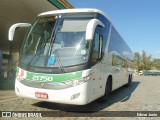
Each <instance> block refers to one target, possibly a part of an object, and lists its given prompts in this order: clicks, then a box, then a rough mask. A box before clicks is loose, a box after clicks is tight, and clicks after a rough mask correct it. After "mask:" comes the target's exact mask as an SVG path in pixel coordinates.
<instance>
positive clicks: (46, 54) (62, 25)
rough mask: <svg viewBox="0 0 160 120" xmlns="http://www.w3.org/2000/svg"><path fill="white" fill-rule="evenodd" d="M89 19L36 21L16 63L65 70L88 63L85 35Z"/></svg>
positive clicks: (41, 19) (45, 18) (50, 18)
mask: <svg viewBox="0 0 160 120" xmlns="http://www.w3.org/2000/svg"><path fill="white" fill-rule="evenodd" d="M90 20H91V18H87V17H86V18H80V17H79V18H73V17H67V18H65V17H60V18H57V19H56V18H55V17H43V18H42V17H39V18H37V19H36V20H35V22H34V24H33V25H32V27H31V28H30V30H29V32H28V34H27V35H26V37H25V40H24V43H23V44H22V50H21V51H22V52H21V54H20V55H21V56H20V62H21V63H23V64H25V65H26V66H28V67H29V66H32V67H67V66H73V65H79V64H84V63H86V62H87V61H88V55H89V48H90V47H89V43H88V41H86V40H85V31H86V27H87V24H88V22H89V21H90Z"/></svg>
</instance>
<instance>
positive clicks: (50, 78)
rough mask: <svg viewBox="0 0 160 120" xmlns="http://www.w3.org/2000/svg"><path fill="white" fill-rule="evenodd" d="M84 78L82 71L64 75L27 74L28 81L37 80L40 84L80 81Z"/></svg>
mask: <svg viewBox="0 0 160 120" xmlns="http://www.w3.org/2000/svg"><path fill="white" fill-rule="evenodd" d="M81 77H82V71H78V72H72V73H65V74H64V73H63V74H43V73H33V72H27V76H26V80H35V79H36V81H39V82H63V81H67V80H73V79H78V78H81Z"/></svg>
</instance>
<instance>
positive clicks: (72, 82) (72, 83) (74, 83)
mask: <svg viewBox="0 0 160 120" xmlns="http://www.w3.org/2000/svg"><path fill="white" fill-rule="evenodd" d="M88 80H90V76H86V77H83V78H79V79H75V80H70V81H65V82H64V84H66V85H69V86H72V87H73V86H77V85H80V84H83V83H85V82H87V81H88Z"/></svg>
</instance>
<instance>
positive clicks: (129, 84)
mask: <svg viewBox="0 0 160 120" xmlns="http://www.w3.org/2000/svg"><path fill="white" fill-rule="evenodd" d="M131 82H132V77H131V75H129V77H128V83H127V84H126V87H129V86H131Z"/></svg>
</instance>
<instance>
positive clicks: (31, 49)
mask: <svg viewBox="0 0 160 120" xmlns="http://www.w3.org/2000/svg"><path fill="white" fill-rule="evenodd" d="M19 27H28V28H29V30H28V32H27V33H26V36H25V38H24V41H23V43H22V46H21V50H20V58H19V65H18V68H17V75H16V80H15V92H16V95H17V96H20V97H25V98H31V99H38V100H42V101H50V102H54V103H64V104H76V105H85V104H88V103H90V102H92V101H94V100H96V99H98V98H100V99H101V100H107V99H108V97H109V94H110V93H111V92H112V91H113V90H116V89H118V88H119V87H121V86H124V85H127V86H129V85H130V84H131V81H132V74H133V70H132V61H133V53H132V51H131V49H130V48H129V47H128V45H127V44H126V42H125V41H124V40H123V39H122V37H121V36H120V35H119V33H118V32H117V31H116V29H115V28H114V26H113V24H112V23H111V21H110V20H109V19H108V17H107V16H106V15H105V13H104V12H102V11H100V10H97V9H66V10H55V11H49V12H44V13H41V14H39V15H38V16H37V17H36V18H35V20H34V22H33V24H29V23H17V24H14V25H12V26H11V27H10V29H9V40H10V41H12V40H13V37H14V32H15V29H16V28H19Z"/></svg>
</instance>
